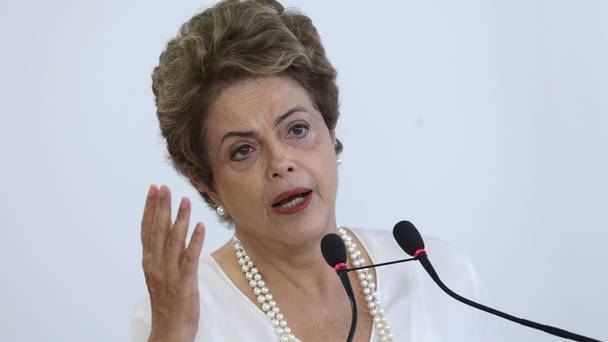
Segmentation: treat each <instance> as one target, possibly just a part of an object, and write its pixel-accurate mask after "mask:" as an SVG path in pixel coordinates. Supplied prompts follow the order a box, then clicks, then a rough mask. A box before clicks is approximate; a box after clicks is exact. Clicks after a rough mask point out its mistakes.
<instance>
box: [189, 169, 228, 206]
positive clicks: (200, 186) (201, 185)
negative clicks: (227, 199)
mask: <svg viewBox="0 0 608 342" xmlns="http://www.w3.org/2000/svg"><path fill="white" fill-rule="evenodd" d="M187 173H188V178H190V180H191V181H192V183H194V186H195V187H196V190H198V191H200V192H203V193H205V194H207V196H209V198H211V200H212V201H213V203H215V205H217V206H220V205H223V204H222V202H221V201H220V196H219V195H218V194H217V192H215V190H213V187H211V186H209V185H208V184H206V183H205V182H203V181H202V180H201V179H200V178H199V177H198V176H197V175H196V174H194V172H192V171H190V170H188V171H187Z"/></svg>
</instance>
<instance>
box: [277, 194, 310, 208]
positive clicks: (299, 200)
mask: <svg viewBox="0 0 608 342" xmlns="http://www.w3.org/2000/svg"><path fill="white" fill-rule="evenodd" d="M302 201H304V197H296V198H294V199H292V200H291V201H289V202H287V203H285V204H281V205H280V206H279V208H292V207H295V206H296V205H298V204H300V203H302Z"/></svg>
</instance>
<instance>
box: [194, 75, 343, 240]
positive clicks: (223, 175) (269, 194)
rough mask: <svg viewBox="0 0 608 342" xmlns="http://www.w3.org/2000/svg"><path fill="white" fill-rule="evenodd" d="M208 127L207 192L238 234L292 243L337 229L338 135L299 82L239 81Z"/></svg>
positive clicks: (282, 78)
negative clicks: (210, 185) (209, 172)
mask: <svg viewBox="0 0 608 342" xmlns="http://www.w3.org/2000/svg"><path fill="white" fill-rule="evenodd" d="M206 129H207V136H206V145H207V146H208V153H209V157H210V162H211V167H212V171H213V175H214V180H215V184H214V187H213V189H212V190H211V191H208V192H210V195H211V198H212V199H213V200H214V201H215V202H216V204H218V205H222V206H223V207H224V208H225V209H226V212H227V214H228V215H230V217H231V218H232V219H233V220H234V222H235V224H236V229H237V230H238V232H239V234H240V235H241V234H247V235H250V236H255V237H256V238H259V239H267V240H268V239H270V241H276V242H280V243H283V244H287V245H293V246H295V245H301V244H305V243H309V242H311V241H313V240H314V239H318V238H320V236H322V235H323V234H325V233H326V232H328V231H331V230H332V229H334V228H335V211H334V208H335V199H336V190H337V182H338V176H337V163H336V155H335V152H334V146H335V143H336V141H335V134H334V131H329V130H328V128H327V126H326V125H325V122H324V121H323V117H322V116H321V113H319V112H318V111H317V110H316V109H315V108H314V106H313V103H312V101H311V99H310V98H309V95H308V92H307V91H306V90H305V89H304V88H302V87H301V86H300V85H299V83H297V82H296V81H294V80H292V79H291V78H288V77H286V76H267V77H259V78H249V79H245V80H242V81H239V82H237V83H235V84H233V85H231V86H229V87H227V88H225V89H224V90H223V91H222V92H221V93H220V95H219V96H218V98H217V99H216V100H215V102H214V103H213V104H212V106H211V108H210V110H209V112H208V117H207V121H206ZM208 190H209V189H208ZM285 197H287V198H285Z"/></svg>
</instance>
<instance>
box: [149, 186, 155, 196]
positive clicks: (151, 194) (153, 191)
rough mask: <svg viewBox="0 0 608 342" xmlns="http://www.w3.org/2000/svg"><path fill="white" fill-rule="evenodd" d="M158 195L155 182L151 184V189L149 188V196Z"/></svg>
mask: <svg viewBox="0 0 608 342" xmlns="http://www.w3.org/2000/svg"><path fill="white" fill-rule="evenodd" d="M154 195H156V186H155V185H154V184H152V185H150V189H148V197H153V196H154Z"/></svg>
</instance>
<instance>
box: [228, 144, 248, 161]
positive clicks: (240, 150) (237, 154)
mask: <svg viewBox="0 0 608 342" xmlns="http://www.w3.org/2000/svg"><path fill="white" fill-rule="evenodd" d="M253 149H254V147H253V146H251V145H247V144H244V145H241V146H239V147H237V148H235V149H234V150H232V152H231V153H230V159H231V160H234V161H241V160H245V159H247V157H248V156H249V154H250V153H251V151H252V150H253Z"/></svg>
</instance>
